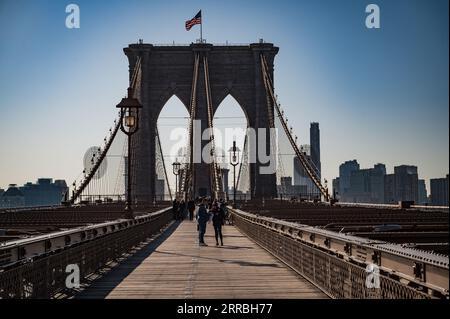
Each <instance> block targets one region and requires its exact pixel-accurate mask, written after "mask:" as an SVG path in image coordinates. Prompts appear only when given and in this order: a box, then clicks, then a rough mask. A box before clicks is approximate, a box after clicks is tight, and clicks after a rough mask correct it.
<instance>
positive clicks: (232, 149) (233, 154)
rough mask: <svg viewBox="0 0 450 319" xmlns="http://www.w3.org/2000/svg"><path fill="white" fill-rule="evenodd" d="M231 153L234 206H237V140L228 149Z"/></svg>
mask: <svg viewBox="0 0 450 319" xmlns="http://www.w3.org/2000/svg"><path fill="white" fill-rule="evenodd" d="M228 152H229V153H230V164H231V165H232V166H233V207H236V166H237V165H238V164H239V152H240V150H239V148H238V147H236V141H233V146H232V147H230V149H229V150H228Z"/></svg>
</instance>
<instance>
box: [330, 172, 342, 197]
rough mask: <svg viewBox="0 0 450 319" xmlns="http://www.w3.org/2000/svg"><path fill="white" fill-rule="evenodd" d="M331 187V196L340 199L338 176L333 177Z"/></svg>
mask: <svg viewBox="0 0 450 319" xmlns="http://www.w3.org/2000/svg"><path fill="white" fill-rule="evenodd" d="M332 187H333V197H334V198H336V199H340V197H341V191H340V189H339V177H336V178H335V179H333V181H332Z"/></svg>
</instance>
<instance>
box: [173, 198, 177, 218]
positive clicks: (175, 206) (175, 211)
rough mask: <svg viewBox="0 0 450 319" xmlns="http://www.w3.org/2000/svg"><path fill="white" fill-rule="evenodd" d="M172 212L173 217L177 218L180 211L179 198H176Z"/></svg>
mask: <svg viewBox="0 0 450 319" xmlns="http://www.w3.org/2000/svg"><path fill="white" fill-rule="evenodd" d="M172 213H173V219H175V220H177V213H178V201H177V199H174V200H173V202H172Z"/></svg>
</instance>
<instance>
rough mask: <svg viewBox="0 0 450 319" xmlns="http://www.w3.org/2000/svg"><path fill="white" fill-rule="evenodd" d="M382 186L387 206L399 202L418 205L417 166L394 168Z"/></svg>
mask: <svg viewBox="0 0 450 319" xmlns="http://www.w3.org/2000/svg"><path fill="white" fill-rule="evenodd" d="M384 184H385V185H384V189H385V193H384V197H385V202H386V203H387V204H397V203H398V202H399V201H414V203H419V176H418V174H417V166H412V165H400V166H395V167H394V174H389V175H386V176H385V179H384Z"/></svg>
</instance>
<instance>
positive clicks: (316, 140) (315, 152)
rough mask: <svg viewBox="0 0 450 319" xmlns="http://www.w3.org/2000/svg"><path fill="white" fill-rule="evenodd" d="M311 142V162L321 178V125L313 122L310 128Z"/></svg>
mask: <svg viewBox="0 0 450 319" xmlns="http://www.w3.org/2000/svg"><path fill="white" fill-rule="evenodd" d="M309 140H310V145H311V160H312V162H313V163H314V165H315V166H316V168H317V170H318V172H319V177H321V171H322V164H321V162H320V129H319V123H317V122H312V123H311V124H310V127H309Z"/></svg>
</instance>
